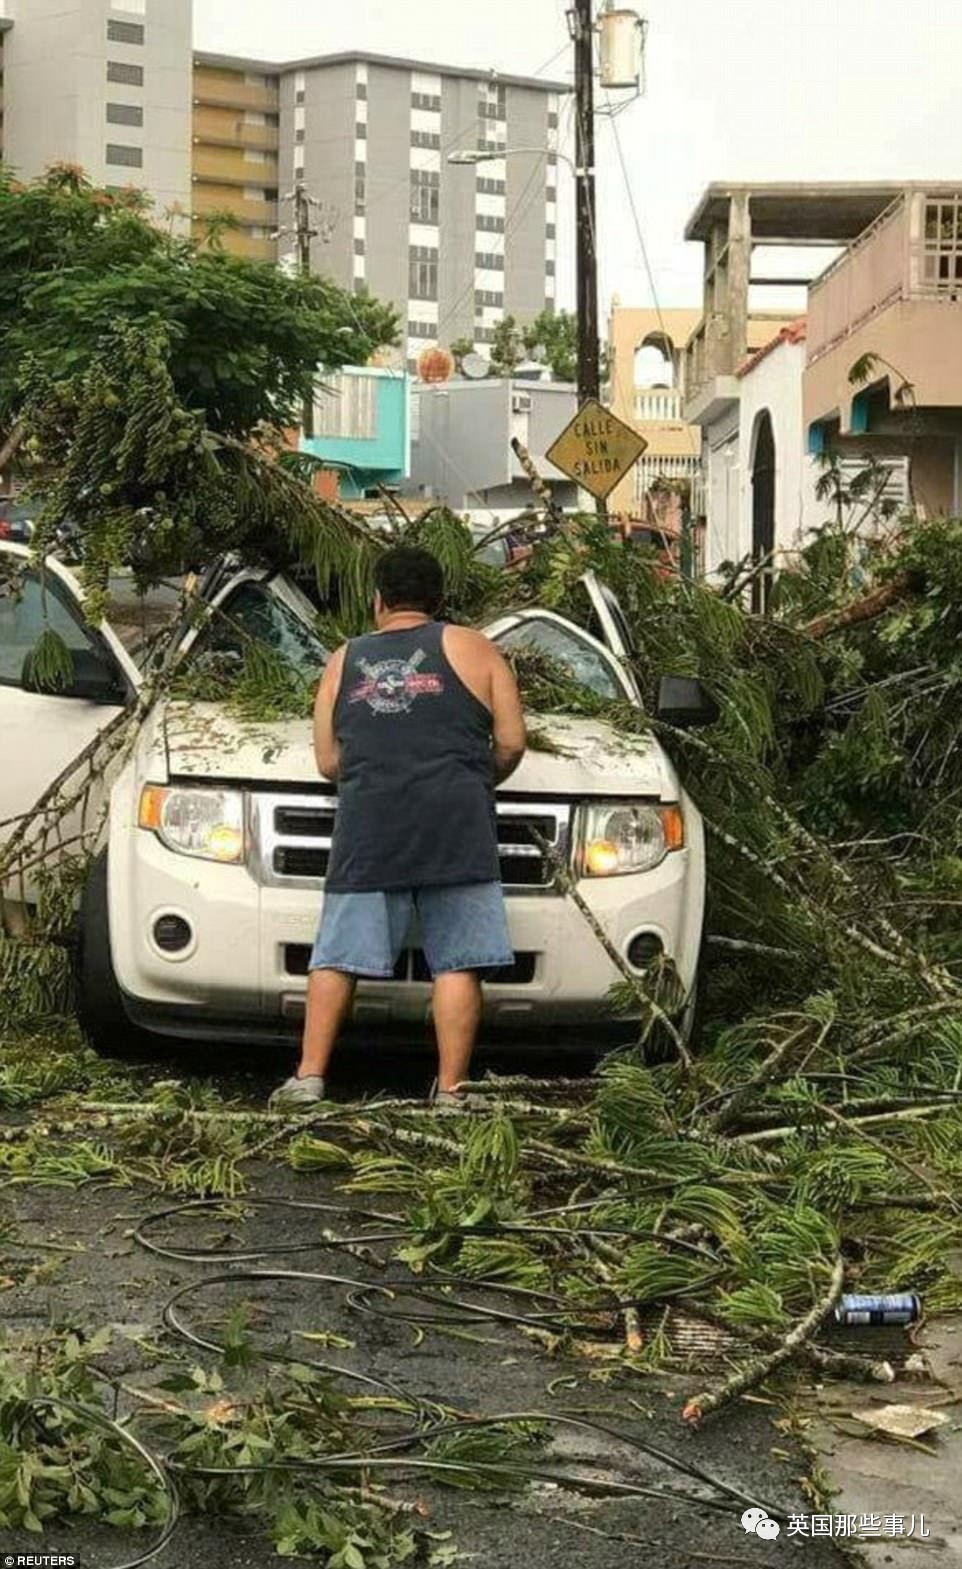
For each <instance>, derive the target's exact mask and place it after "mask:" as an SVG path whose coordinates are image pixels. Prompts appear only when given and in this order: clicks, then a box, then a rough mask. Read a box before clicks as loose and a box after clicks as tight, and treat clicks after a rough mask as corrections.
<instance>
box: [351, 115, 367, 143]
mask: <svg viewBox="0 0 962 1569" xmlns="http://www.w3.org/2000/svg"><path fill="white" fill-rule="evenodd" d="M354 135H355V136H356V137H357V139H358V141H361V142H366V141H367V126H366V125H365V124H364V121H363V120H358V122H357V124H356V125H355V127H354Z"/></svg>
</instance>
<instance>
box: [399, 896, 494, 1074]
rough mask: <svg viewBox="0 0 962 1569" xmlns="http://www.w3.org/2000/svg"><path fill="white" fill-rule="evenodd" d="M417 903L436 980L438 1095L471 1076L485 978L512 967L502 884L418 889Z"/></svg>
mask: <svg viewBox="0 0 962 1569" xmlns="http://www.w3.org/2000/svg"><path fill="white" fill-rule="evenodd" d="M415 903H416V905H417V911H418V915H419V917H420V921H421V935H422V938H423V941H424V952H425V955H426V957H427V961H428V964H429V965H430V967H431V974H432V975H433V976H434V999H433V1000H434V1027H435V1030H436V1032H437V1037H438V1091H439V1094H446V1095H448V1096H449V1097H450V1092H451V1091H452V1090H453V1089H455V1087H456V1086H457V1085H459V1084H463V1083H464V1082H465V1080H466V1079H467V1077H468V1073H469V1071H470V1067H471V1053H472V1052H473V1050H474V1043H475V1041H476V1040H477V1036H478V1028H479V1026H480V1023H481V975H482V974H483V973H485V972H486V971H490V970H499V969H503V968H504V967H505V966H506V965H510V964H511V963H512V962H513V959H514V955H513V954H512V952H511V939H510V936H509V934H508V927H507V922H506V920H505V911H504V895H503V893H502V890H501V884H500V883H468V884H462V885H460V886H456V887H453V888H419V889H418V890H417V891H416V893H415Z"/></svg>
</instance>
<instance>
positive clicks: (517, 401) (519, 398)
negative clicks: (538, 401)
mask: <svg viewBox="0 0 962 1569" xmlns="http://www.w3.org/2000/svg"><path fill="white" fill-rule="evenodd" d="M511 412H512V414H530V413H531V394H530V392H512V394H511Z"/></svg>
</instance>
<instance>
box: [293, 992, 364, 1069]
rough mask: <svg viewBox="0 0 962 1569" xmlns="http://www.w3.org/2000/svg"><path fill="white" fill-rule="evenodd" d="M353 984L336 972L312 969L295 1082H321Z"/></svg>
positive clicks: (345, 1016)
mask: <svg viewBox="0 0 962 1569" xmlns="http://www.w3.org/2000/svg"><path fill="white" fill-rule="evenodd" d="M355 985H356V981H355V978H354V976H353V975H345V974H344V973H343V972H342V971H340V970H312V971H311V973H310V975H309V977H308V981H307V1013H306V1015H305V1018H304V1035H303V1039H302V1041H301V1062H300V1067H299V1068H298V1070H297V1077H298V1078H299V1079H306V1078H309V1077H314V1078H319V1079H323V1078H324V1076H325V1074H326V1073H327V1066H328V1063H329V1062H330V1060H331V1056H332V1053H333V1051H334V1047H335V1045H336V1044H337V1037H338V1032H339V1031H340V1028H341V1025H342V1024H343V1023H344V1020H345V1019H346V1018H347V1015H348V1013H349V1012H350V1009H351V1003H352V1001H353V999H354V987H355Z"/></svg>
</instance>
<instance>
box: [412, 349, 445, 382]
mask: <svg viewBox="0 0 962 1569" xmlns="http://www.w3.org/2000/svg"><path fill="white" fill-rule="evenodd" d="M453 374H454V355H453V354H451V353H449V351H448V350H447V349H439V348H437V347H432V348H428V349H422V350H421V352H420V354H419V355H418V380H419V381H450V379H451V376H452V375H453Z"/></svg>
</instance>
